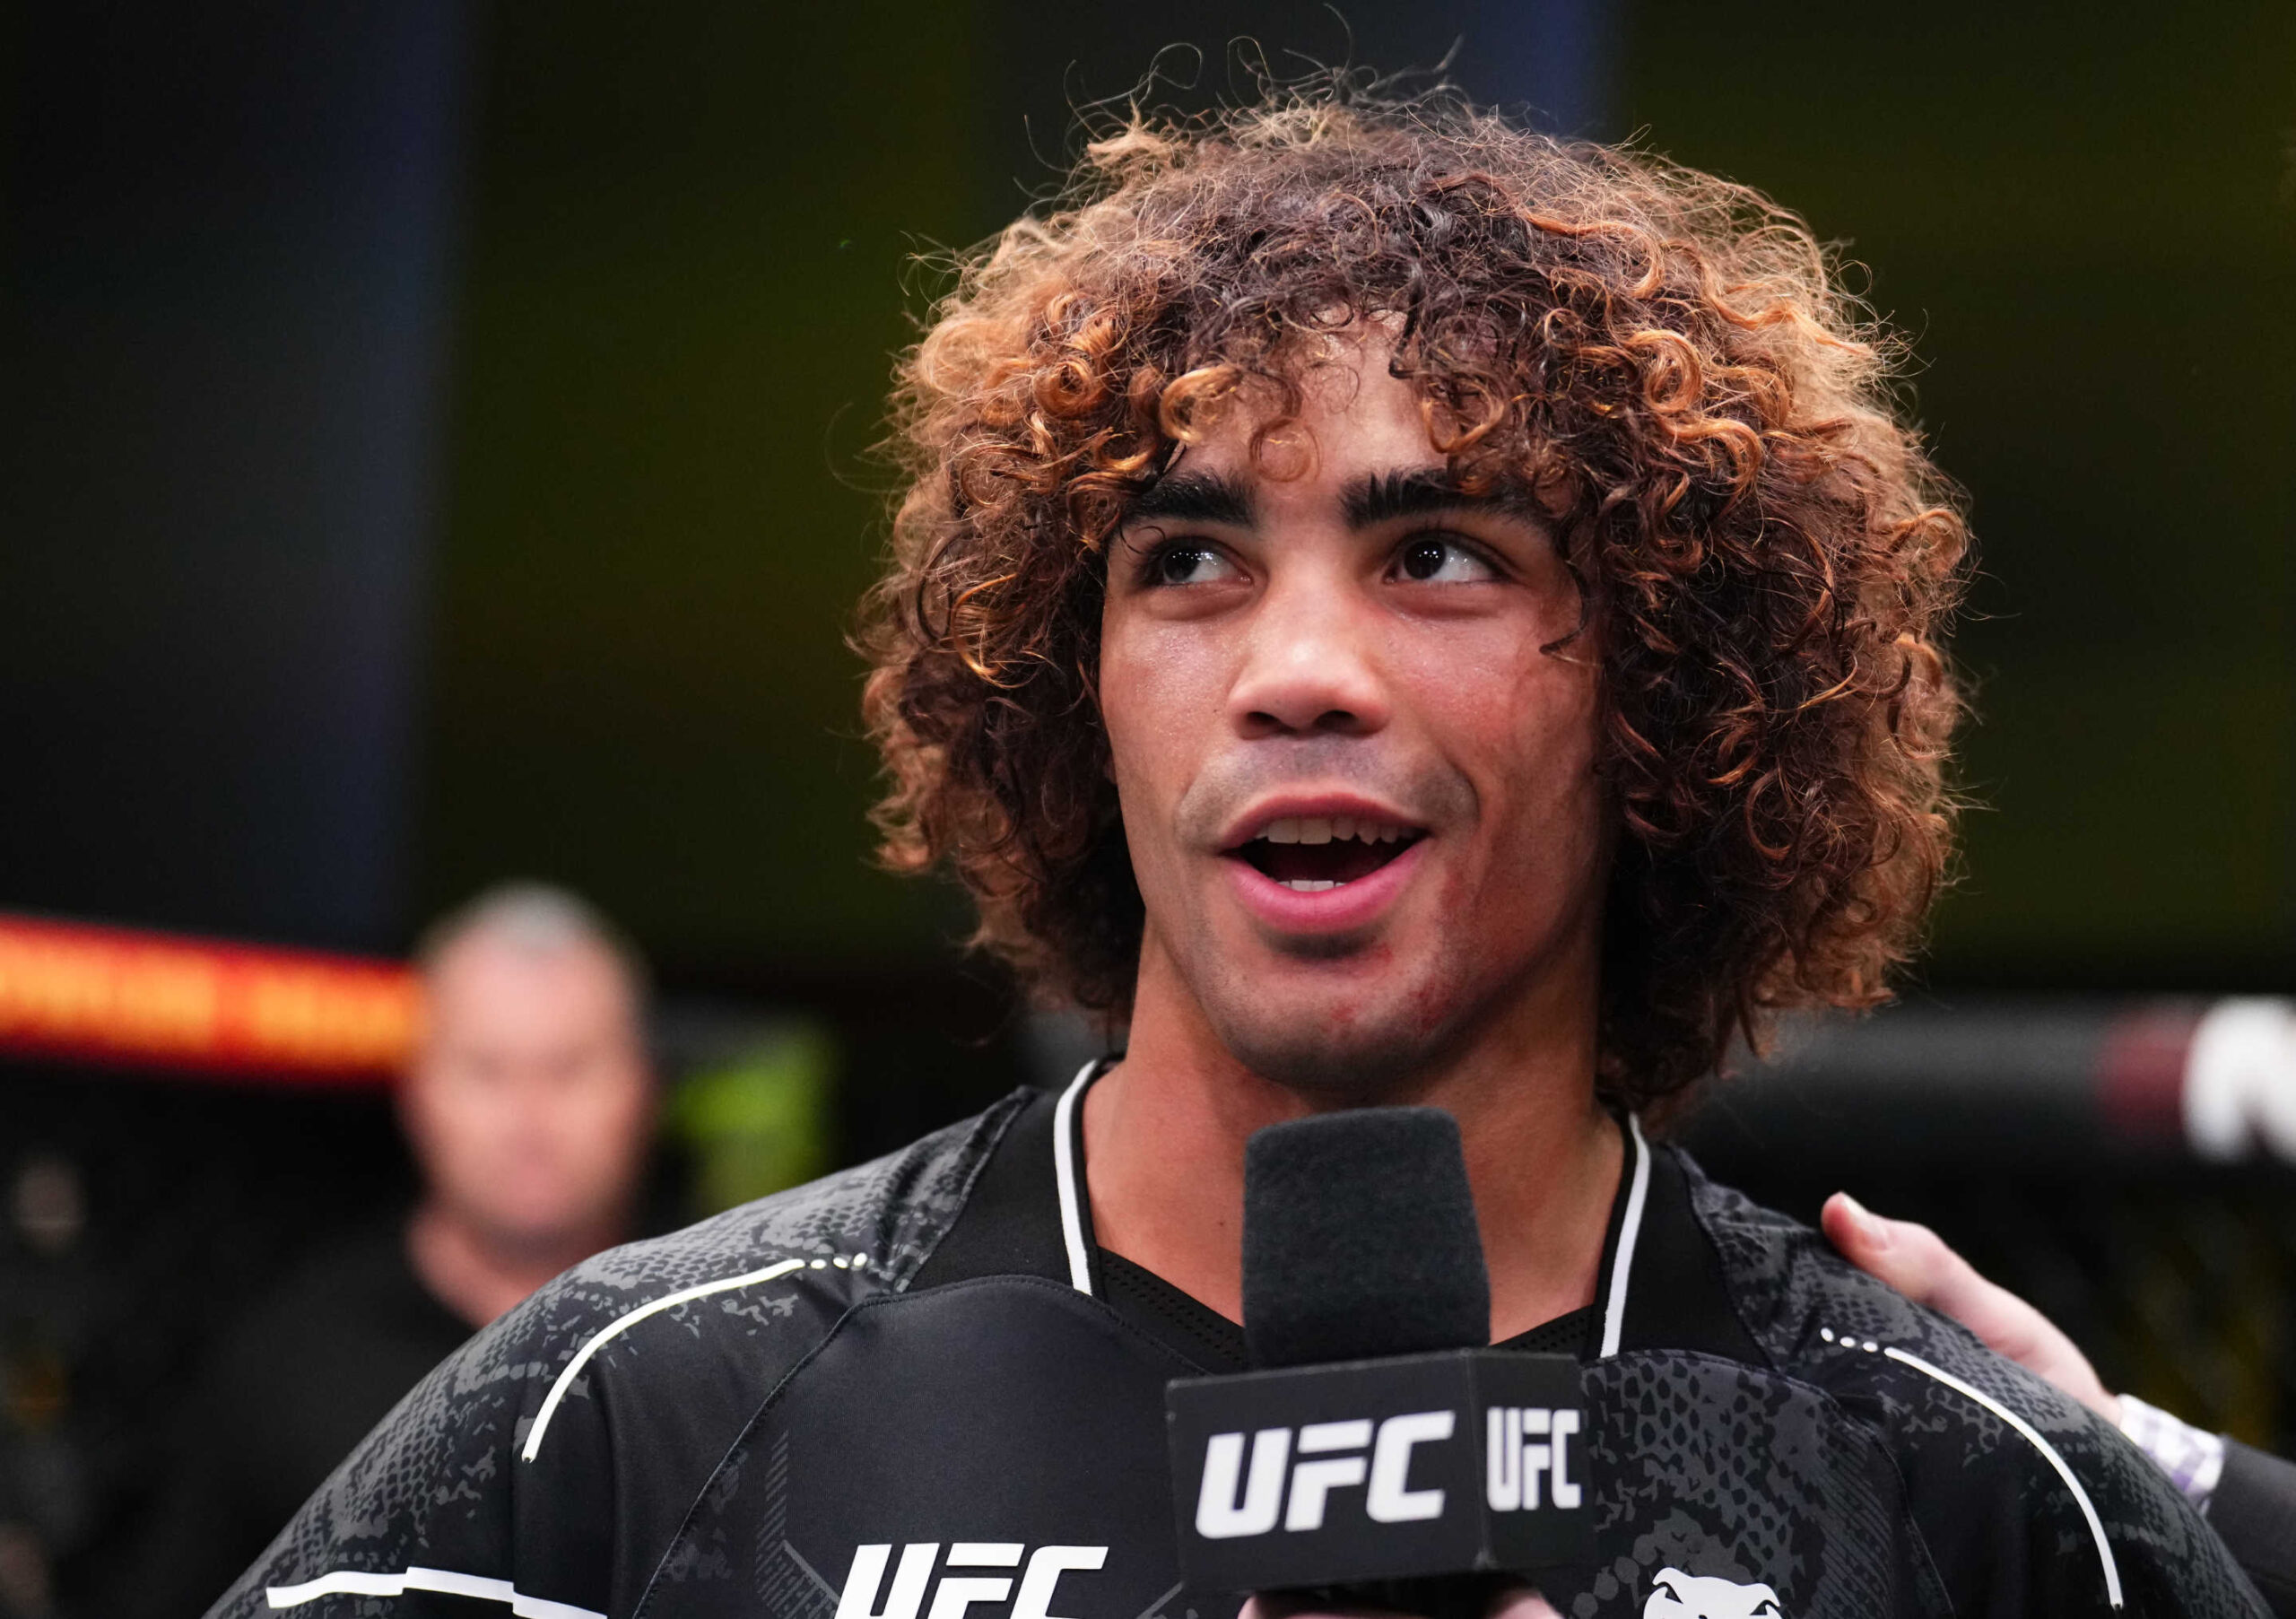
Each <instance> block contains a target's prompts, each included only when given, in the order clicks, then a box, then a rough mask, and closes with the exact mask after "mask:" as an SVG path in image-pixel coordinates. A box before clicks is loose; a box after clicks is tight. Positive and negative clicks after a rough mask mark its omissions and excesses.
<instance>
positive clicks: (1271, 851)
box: [1229, 815, 1426, 893]
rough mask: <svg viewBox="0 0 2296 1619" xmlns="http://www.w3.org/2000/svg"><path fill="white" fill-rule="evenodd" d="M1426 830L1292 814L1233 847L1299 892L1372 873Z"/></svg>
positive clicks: (1238, 855)
mask: <svg viewBox="0 0 2296 1619" xmlns="http://www.w3.org/2000/svg"><path fill="white" fill-rule="evenodd" d="M1425 836H1426V833H1425V831H1422V829H1420V828H1418V827H1415V826H1397V825H1393V824H1390V823H1385V822H1378V821H1363V820H1357V819H1355V818H1353V817H1352V816H1347V815H1331V816H1324V815H1292V816H1286V817H1285V818H1284V819H1283V820H1281V821H1271V822H1269V823H1268V824H1267V826H1266V827H1265V830H1263V831H1261V832H1260V834H1259V836H1257V838H1254V839H1252V840H1250V841H1249V842H1248V843H1245V844H1242V845H1240V846H1239V847H1238V848H1236V849H1231V850H1230V851H1229V852H1230V853H1231V855H1232V856H1233V857H1235V858H1237V859H1239V860H1242V861H1244V862H1245V863H1246V864H1248V865H1249V866H1251V867H1252V869H1253V870H1255V871H1257V872H1258V873H1259V874H1260V875H1262V876H1264V877H1266V878H1268V879H1269V880H1270V881H1272V882H1276V883H1282V884H1283V886H1284V887H1286V888H1288V889H1291V890H1292V891H1293V892H1296V893H1322V892H1325V891H1326V890H1327V889H1333V888H1340V887H1344V886H1345V885H1346V884H1347V883H1352V882H1354V881H1356V879H1358V878H1359V877H1368V876H1370V875H1371V874H1372V873H1373V872H1375V871H1377V870H1378V869H1379V867H1381V866H1385V865H1386V864H1387V862H1388V861H1390V860H1392V859H1394V858H1395V857H1396V856H1397V855H1400V854H1401V853H1403V851H1404V850H1405V849H1409V848H1410V847H1411V846H1412V845H1413V844H1414V843H1416V842H1418V841H1419V840H1420V839H1422V838H1423V837H1425Z"/></svg>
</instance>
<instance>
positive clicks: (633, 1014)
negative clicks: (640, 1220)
mask: <svg viewBox="0 0 2296 1619" xmlns="http://www.w3.org/2000/svg"><path fill="white" fill-rule="evenodd" d="M426 988H427V991H428V1017H429V1030H428V1033H427V1035H426V1036H425V1039H424V1042H423V1045H422V1050H421V1052H420V1054H419V1055H418V1056H417V1058H416V1059H415V1061H414V1064H413V1067H412V1069H411V1070H410V1071H409V1073H408V1075H407V1079H406V1084H405V1085H404V1090H403V1092H402V1095H401V1114H402V1117H403V1119H404V1123H405V1127H406V1134H407V1138H408V1140H409V1141H410V1143H411V1144H412V1145H413V1149H414V1155H415V1158H416V1160H417V1162H419V1163H420V1165H421V1167H422V1173H423V1177H424V1179H425V1181H426V1182H427V1185H428V1191H429V1196H430V1197H431V1201H432V1202H433V1203H434V1204H435V1205H437V1206H440V1207H441V1209H442V1211H443V1212H445V1213H447V1214H449V1215H450V1216H452V1217H454V1218H456V1219H457V1220H458V1221H460V1222H462V1223H465V1224H466V1225H469V1226H471V1227H473V1228H474V1232H475V1234H477V1235H479V1236H480V1237H481V1238H482V1239H483V1240H485V1241H487V1242H488V1243H490V1244H491V1245H494V1246H497V1247H501V1248H509V1249H541V1250H547V1249H554V1248H558V1247H561V1246H564V1245H567V1244H569V1243H572V1242H578V1241H581V1240H586V1239H589V1240H596V1239H598V1238H600V1237H602V1236H611V1235H612V1233H613V1227H615V1226H617V1225H618V1224H619V1223H621V1221H622V1217H623V1215H624V1214H625V1212H626V1210H627V1208H628V1206H629V1204H630V1201H631V1197H632V1195H633V1193H634V1191H635V1188H636V1187H637V1183H638V1179H639V1173H640V1171H641V1168H642V1165H643V1162H644V1159H645V1154H646V1149H647V1144H648V1138H649V1136H650V1134H651V1127H652V1122H653V1095H654V1086H653V1079H652V1075H651V1074H650V1073H649V1071H648V1065H647V1060H646V1054H645V1047H644V1041H643V1038H642V1036H641V1033H640V1031H639V1014H638V1006H637V1002H636V997H635V996H634V995H633V993H632V990H631V985H630V982H629V980H628V979H627V977H626V976H625V974H624V973H623V971H622V966H621V964H620V963H619V962H616V960H615V959H614V957H613V954H612V953H610V952H608V951H606V950H604V949H603V948H601V947H599V946H597V945H596V944H588V943H570V944H564V945H561V946H559V947H556V948H549V949H537V948H535V947H533V946H532V945H529V944H521V943H517V942H513V941H509V940H506V939H503V938H500V937H499V936H489V935H488V934H487V933H485V932H484V931H480V932H478V933H474V934H472V935H469V936H465V937H464V938H462V939H459V940H457V941H456V942H455V943H454V944H451V945H449V946H448V948H447V949H446V950H445V951H443V952H442V953H440V954H439V957H438V958H437V960H436V961H435V962H434V963H433V964H432V966H431V971H430V972H429V974H428V978H427V983H426Z"/></svg>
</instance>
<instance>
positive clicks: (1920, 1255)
mask: <svg viewBox="0 0 2296 1619" xmlns="http://www.w3.org/2000/svg"><path fill="white" fill-rule="evenodd" d="M1819 1223H1821V1224H1822V1225H1823V1226H1824V1227H1825V1233H1826V1237H1827V1239H1828V1240H1831V1242H1832V1243H1833V1245H1834V1247H1836V1248H1837V1249H1840V1250H1841V1256H1842V1258H1845V1259H1848V1261H1849V1262H1850V1263H1851V1264H1852V1265H1855V1266H1857V1268H1858V1269H1860V1270H1862V1271H1864V1272H1865V1274H1866V1275H1870V1276H1873V1277H1874V1278H1875V1279H1877V1280H1879V1281H1883V1282H1886V1283H1888V1284H1890V1285H1891V1286H1892V1287H1894V1288H1895V1289H1897V1290H1898V1292H1900V1293H1903V1294H1904V1295H1905V1296H1906V1297H1907V1298H1909V1299H1911V1300H1912V1301H1914V1302H1915V1303H1917V1304H1926V1305H1927V1306H1928V1307H1929V1308H1930V1309H1932V1310H1936V1311H1937V1312H1938V1313H1939V1314H1940V1315H1945V1316H1951V1317H1952V1319H1954V1320H1956V1321H1959V1322H1960V1323H1961V1325H1962V1326H1964V1327H1968V1328H1969V1329H1970V1331H1971V1332H1973V1333H1975V1334H1977V1336H1978V1337H1979V1339H1981V1340H1982V1341H1983V1342H1984V1344H1985V1346H1986V1347H1987V1349H1990V1350H1992V1351H1993V1352H1994V1354H1998V1355H2002V1356H2005V1357H2006V1358H2007V1359H2009V1360H2012V1361H2014V1362H2017V1364H2019V1365H2020V1366H2022V1367H2023V1368H2024V1369H2025V1370H2026V1371H2031V1372H2033V1373H2035V1374H2036V1375H2038V1376H2039V1377H2042V1378H2046V1379H2047V1380H2048V1381H2050V1382H2052V1383H2054V1384H2056V1385H2057V1387H2058V1388H2061V1389H2063V1390H2064V1391H2065V1392H2066V1393H2067V1394H2069V1395H2071V1396H2072V1397H2074V1399H2076V1400H2079V1401H2080V1402H2081V1403H2082V1404H2083V1405H2084V1406H2088V1407H2089V1409H2090V1410H2092V1411H2093V1412H2095V1413H2096V1414H2098V1415H2099V1416H2101V1417H2103V1418H2104V1419H2105V1420H2106V1421H2107V1422H2109V1423H2112V1424H2113V1425H2114V1426H2115V1427H2118V1426H2119V1425H2120V1421H2121V1408H2120V1397H2119V1396H2118V1395H2117V1394H2113V1393H2111V1392H2109V1390H2108V1389H2107V1388H2105V1385H2104V1383H2103V1381H2102V1380H2100V1378H2099V1377H2098V1376H2097V1371H2096V1368H2095V1367H2093V1366H2092V1365H2090V1364H2089V1357H2088V1356H2087V1355H2085V1354H2082V1353H2081V1351H2080V1348H2079V1346H2078V1345H2075V1344H2074V1342H2073V1340H2072V1339H2071V1338H2068V1337H2066V1336H2065V1334H2064V1333H2063V1332H2061V1331H2059V1330H2058V1328H2057V1323H2056V1322H2054V1321H2052V1320H2050V1319H2048V1317H2047V1316H2045V1315H2043V1314H2041V1312H2040V1311H2039V1310H2035V1309H2034V1308H2033V1307H2032V1306H2031V1305H2030V1304H2028V1303H2026V1302H2025V1301H2024V1300H2022V1299H2021V1298H2019V1297H2018V1296H2017V1295H2016V1294H2015V1293H2011V1292H2010V1291H2009V1290H2008V1289H2007V1288H2005V1287H2003V1286H2000V1285H1999V1284H1996V1283H1992V1282H1988V1281H1987V1280H1986V1279H1985V1278H1984V1277H1983V1276H1981V1275H1978V1273H1977V1269H1976V1267H1975V1266H1972V1265H1971V1264H1970V1262H1969V1261H1968V1260H1967V1259H1964V1258H1961V1255H1959V1254H1958V1253H1955V1252H1954V1251H1953V1250H1952V1249H1951V1248H1949V1247H1947V1246H1946V1243H1945V1240H1944V1238H1942V1237H1940V1236H1939V1235H1938V1234H1937V1233H1936V1232H1933V1231H1931V1230H1930V1229H1929V1228H1928V1227H1927V1226H1926V1225H1917V1224H1915V1223H1913V1222H1912V1221H1910V1220H1886V1219H1883V1217H1882V1216H1881V1215H1879V1214H1875V1213H1874V1212H1873V1211H1872V1210H1871V1209H1869V1208H1867V1207H1866V1206H1865V1205H1864V1204H1862V1203H1860V1202H1858V1201H1857V1198H1855V1197H1851V1196H1850V1195H1849V1194H1848V1192H1836V1193H1835V1194H1834V1195H1833V1196H1832V1197H1829V1198H1827V1199H1826V1206H1825V1208H1824V1209H1823V1211H1822V1213H1821V1214H1820V1215H1819Z"/></svg>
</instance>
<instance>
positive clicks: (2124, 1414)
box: [2120, 1394, 2224, 1508]
mask: <svg viewBox="0 0 2296 1619" xmlns="http://www.w3.org/2000/svg"><path fill="white" fill-rule="evenodd" d="M2120 1431H2121V1432H2123V1433H2126V1435H2128V1437H2129V1438H2130V1439H2131V1440H2133V1441H2135V1444H2136V1448H2137V1449H2140V1450H2142V1451H2144V1454H2145V1455H2147V1456H2149V1457H2151V1458H2152V1459H2153V1460H2154V1461H2155V1462H2158V1463H2159V1464H2160V1467H2161V1471H2162V1472H2163V1473H2166V1474H2167V1475H2169V1482H2170V1483H2171V1484H2175V1485H2176V1486H2177V1489H2178V1491H2179V1493H2182V1495H2183V1496H2184V1498H2185V1499H2186V1500H2187V1501H2190V1502H2192V1504H2193V1505H2194V1506H2196V1507H2203V1508H2205V1507H2206V1506H2207V1505H2208V1498H2209V1497H2210V1496H2211V1495H2213V1494H2214V1493H2216V1481H2217V1480H2218V1479H2220V1478H2222V1477H2223V1476H2224V1436H2223V1435H2222V1434H2220V1433H2205V1432H2202V1431H2201V1430H2200V1429H2198V1428H2196V1427H2194V1426H2193V1425H2192V1424H2191V1423H2187V1422H2184V1421H2182V1420H2181V1419H2179V1418H2177V1417H2173V1416H2170V1414H2168V1413H2167V1412H2165V1411H2163V1410H2161V1408H2160V1407H2159V1406H2148V1405H2146V1404H2145V1403H2144V1401H2143V1400H2140V1399H2138V1398H2137V1397H2135V1395H2133V1394H2124V1395H2122V1396H2121V1397H2120Z"/></svg>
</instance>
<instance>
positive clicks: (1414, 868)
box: [1221, 809, 1428, 935]
mask: <svg viewBox="0 0 2296 1619" xmlns="http://www.w3.org/2000/svg"><path fill="white" fill-rule="evenodd" d="M1283 813H1284V814H1307V815H1317V814H1326V813H1334V814H1348V813H1349V812H1348V811H1346V810H1339V811H1335V812H1326V811H1323V810H1313V809H1311V810H1288V809H1287V810H1285V811H1284V812H1283ZM1358 813H1361V812H1358ZM1427 841H1428V840H1426V839H1425V838H1422V839H1420V840H1419V841H1418V842H1416V843H1413V844H1412V845H1411V846H1410V847H1409V848H1407V849H1405V850H1404V851H1403V853H1401V854H1399V855H1397V856H1396V857H1395V858H1394V859H1392V860H1390V861H1388V862H1387V864H1386V865H1385V866H1381V867H1379V869H1378V870H1377V871H1375V872H1373V873H1371V874H1370V875H1369V876H1365V877H1358V878H1356V879H1355V881H1354V882H1352V883H1341V884H1340V885H1339V886H1338V887H1337V888H1326V889H1325V890H1324V891H1323V892H1320V893H1301V892H1300V891H1299V890H1297V889H1294V888H1286V887H1284V886H1283V883H1278V882H1277V881H1276V880H1275V879H1274V878H1273V877H1269V876H1264V875H1261V874H1260V872H1259V871H1258V870H1257V868H1256V867H1255V866H1252V865H1251V863H1250V862H1249V861H1247V860H1243V859H1239V858H1237V857H1234V856H1223V857H1222V859H1221V864H1222V866H1226V867H1227V868H1228V880H1229V881H1230V882H1231V883H1233V884H1234V885H1235V891H1236V897H1237V898H1238V899H1239V901H1242V903H1243V907H1244V910H1245V911H1246V912H1247V913H1248V914H1249V915H1250V916H1251V917H1252V918H1254V919H1255V920H1256V921H1257V922H1258V923H1259V924H1260V925H1261V926H1262V927H1265V928H1267V929H1268V930H1269V931H1271V932H1274V933H1288V934H1293V935H1330V934H1341V933H1351V932H1353V931H1354V930H1355V929H1357V928H1359V927H1369V926H1370V924H1371V923H1372V922H1374V921H1376V920H1378V916H1379V913H1380V912H1381V911H1383V910H1387V907H1388V906H1390V905H1391V904H1393V903H1394V902H1395V901H1396V898H1397V897H1398V896H1399V895H1400V894H1401V893H1402V892H1403V891H1404V888H1405V884H1407V883H1410V881H1411V880H1412V878H1413V876H1414V875H1416V874H1417V872H1418V870H1419V867H1420V866H1421V865H1422V861H1421V859H1420V850H1422V849H1424V848H1426V847H1427Z"/></svg>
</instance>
